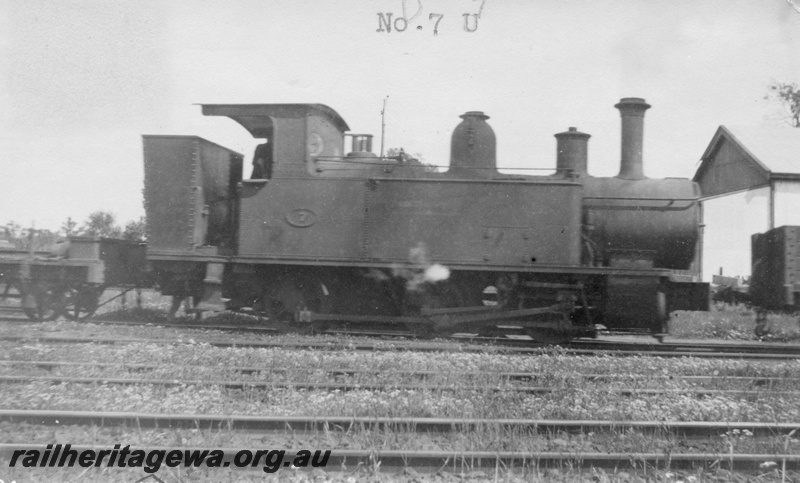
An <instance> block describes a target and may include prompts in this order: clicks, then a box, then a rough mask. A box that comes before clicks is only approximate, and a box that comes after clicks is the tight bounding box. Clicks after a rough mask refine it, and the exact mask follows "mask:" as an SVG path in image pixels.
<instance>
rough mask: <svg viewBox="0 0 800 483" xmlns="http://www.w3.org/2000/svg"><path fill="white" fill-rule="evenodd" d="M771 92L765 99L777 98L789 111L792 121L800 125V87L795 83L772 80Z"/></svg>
mask: <svg viewBox="0 0 800 483" xmlns="http://www.w3.org/2000/svg"><path fill="white" fill-rule="evenodd" d="M767 89H769V92H768V93H767V95H766V96H764V99H768V100H777V101H779V102H780V103H781V104H783V106H784V108H786V110H787V111H789V114H788V116H789V119H790V121H789V122H790V123H791V125H792V126H794V127H800V87H798V85H797V84H795V83H791V84H790V83H788V82H777V81H772V82H771V83H770V84H769V85H768V86H767Z"/></svg>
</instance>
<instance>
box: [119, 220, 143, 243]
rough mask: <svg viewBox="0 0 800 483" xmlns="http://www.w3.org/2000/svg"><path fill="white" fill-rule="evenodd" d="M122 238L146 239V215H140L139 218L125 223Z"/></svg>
mask: <svg viewBox="0 0 800 483" xmlns="http://www.w3.org/2000/svg"><path fill="white" fill-rule="evenodd" d="M122 238H124V239H126V240H134V241H143V240H144V239H145V222H144V217H143V216H140V217H139V219H138V220H134V221H129V222H128V224H127V225H125V231H124V232H123V233H122Z"/></svg>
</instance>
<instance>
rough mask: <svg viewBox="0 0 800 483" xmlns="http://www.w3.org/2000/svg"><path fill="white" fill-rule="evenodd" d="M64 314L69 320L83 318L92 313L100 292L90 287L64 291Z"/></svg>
mask: <svg viewBox="0 0 800 483" xmlns="http://www.w3.org/2000/svg"><path fill="white" fill-rule="evenodd" d="M65 298H66V307H65V308H64V316H66V317H67V318H68V319H69V320H85V319H88V318H89V317H91V316H92V315H94V312H95V310H97V306H98V303H99V301H100V294H99V292H98V291H97V290H95V289H92V288H83V289H74V288H73V289H70V290H68V291H67V293H66V296H65Z"/></svg>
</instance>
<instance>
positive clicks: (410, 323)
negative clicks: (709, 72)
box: [143, 98, 708, 340]
mask: <svg viewBox="0 0 800 483" xmlns="http://www.w3.org/2000/svg"><path fill="white" fill-rule="evenodd" d="M615 107H617V108H618V109H619V110H620V113H621V119H622V147H621V169H620V173H619V175H618V176H616V177H594V176H591V175H589V174H588V171H587V152H588V139H589V137H590V135H589V134H586V133H582V132H579V131H578V130H577V129H575V128H570V129H568V130H567V131H565V132H562V133H558V134H556V135H555V137H556V139H557V155H556V169H555V173H554V174H552V175H546V176H529V175H518V174H513V175H512V174H504V173H501V172H499V171H498V169H497V160H496V145H497V142H496V137H495V134H494V132H493V130H492V128H491V126H490V125H489V123H488V122H487V120H488V119H489V116H487V115H485V114H484V113H483V112H480V111H469V112H466V113H465V114H464V115H462V116H461V118H462V121H461V123H460V124H458V126H457V127H456V128H455V130H454V131H453V134H452V137H451V157H450V164H449V168H448V169H447V170H446V171H442V172H440V171H438V170H433V169H430V167H426V166H424V165H421V164H420V163H418V162H415V161H414V160H410V159H407V158H406V157H403V156H398V157H394V158H389V157H381V156H377V155H375V154H373V153H372V152H371V139H372V137H371V136H370V135H363V134H354V133H351V132H349V131H350V128H349V126H348V125H347V123H346V122H345V121H344V120H343V119H342V118H341V117H340V116H339V114H338V113H336V112H335V111H334V110H333V109H331V108H329V107H327V106H324V105H321V104H252V105H202V111H203V114H204V115H208V116H225V117H228V118H230V119H232V120H234V121H236V122H237V123H239V124H240V125H241V126H242V127H243V128H244V129H246V130H247V131H249V133H250V134H251V135H252V136H253V137H254V138H257V139H262V140H264V142H263V143H262V144H261V145H259V146H258V147H257V148H256V152H255V154H254V156H253V171H252V175H251V176H249V177H246V176H245V175H244V166H243V163H244V156H243V155H241V154H239V153H237V152H234V151H232V150H229V149H227V148H224V147H222V146H219V145H217V144H215V143H212V142H210V141H207V140H205V139H202V138H199V137H195V136H163V135H158V136H156V135H146V136H143V142H144V164H145V189H144V195H145V210H146V213H147V241H148V246H147V258H148V264H149V267H150V269H151V270H152V274H153V276H154V277H155V280H156V281H157V283H158V285H159V287H160V289H161V291H162V292H163V293H164V294H165V295H172V296H173V297H174V300H176V301H180V300H181V299H182V298H185V297H193V298H194V299H195V300H196V301H197V308H198V309H199V310H223V309H226V308H230V309H238V310H249V311H253V312H257V313H261V314H264V315H266V316H268V317H269V319H270V320H271V321H272V322H273V323H277V324H280V325H283V326H287V327H294V328H315V329H324V328H328V327H331V326H340V325H345V326H348V327H350V326H360V327H363V326H366V327H370V328H376V329H377V328H380V329H396V328H400V329H403V330H411V331H414V332H416V333H418V334H423V335H430V334H449V333H457V332H467V333H479V334H497V333H502V334H523V335H528V336H531V337H533V338H534V339H537V340H563V339H567V338H570V337H575V336H580V335H591V334H593V333H594V331H595V327H596V326H597V324H602V325H604V326H605V327H607V328H609V329H613V330H629V331H643V332H659V331H662V330H663V326H664V323H665V322H666V319H667V317H668V314H669V312H670V311H672V310H676V309H686V310H707V309H708V285H707V284H703V283H697V282H694V281H692V278H691V277H687V276H686V275H685V273H686V272H685V271H686V270H688V269H689V268H690V266H691V263H692V260H693V258H694V254H695V243H696V242H697V238H698V223H699V208H698V199H699V190H698V188H697V185H696V184H695V183H693V182H692V181H690V180H688V179H676V178H670V179H649V178H646V177H645V176H644V173H643V166H642V141H643V138H642V136H643V128H644V124H643V122H644V113H645V111H646V110H647V109H648V108H649V107H650V106H649V105H648V104H647V103H646V102H645V101H644V100H643V99H639V98H625V99H622V100H621V101H620V102H619V103H618V104H617V105H616V106H615ZM348 140H349V142H347V141H348ZM347 145H349V146H351V149H350V151H349V152H346V151H345V150H346V146H347ZM177 308H178V304H177V303H174V304H173V312H174V310H176V309H177Z"/></svg>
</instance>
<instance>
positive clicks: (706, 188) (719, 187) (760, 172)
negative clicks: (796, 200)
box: [694, 126, 800, 198]
mask: <svg viewBox="0 0 800 483" xmlns="http://www.w3.org/2000/svg"><path fill="white" fill-rule="evenodd" d="M701 160H702V163H701V164H700V167H699V168H698V169H697V173H696V174H695V176H694V180H695V181H696V182H697V183H699V184H700V189H701V191H702V193H703V197H706V198H707V197H712V196H718V195H721V194H725V193H732V192H735V191H740V190H745V189H752V188H756V187H759V186H768V185H769V184H770V180H777V179H797V180H800V129H796V128H790V127H786V128H776V127H772V128H771V127H740V126H720V127H719V129H717V132H716V134H714V137H713V138H712V139H711V143H709V145H708V148H706V151H705V153H703V156H702V158H701Z"/></svg>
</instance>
